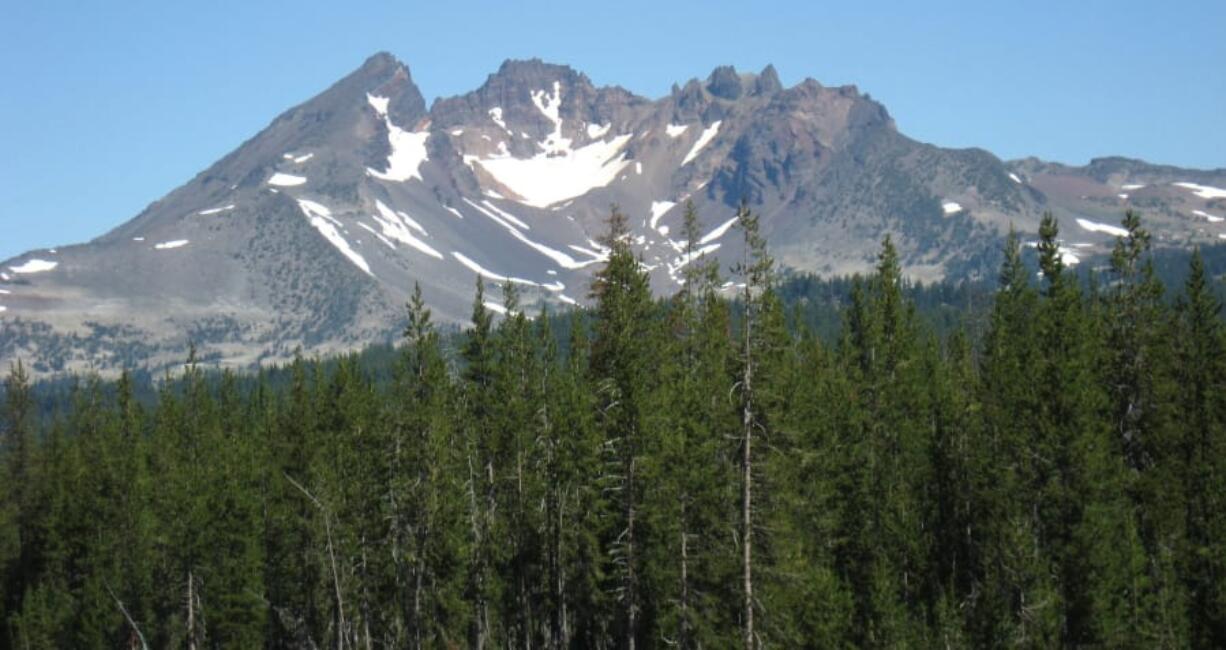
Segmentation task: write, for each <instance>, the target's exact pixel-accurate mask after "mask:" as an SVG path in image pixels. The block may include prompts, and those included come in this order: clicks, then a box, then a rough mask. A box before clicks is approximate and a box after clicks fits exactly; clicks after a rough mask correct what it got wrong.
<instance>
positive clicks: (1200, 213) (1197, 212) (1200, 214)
mask: <svg viewBox="0 0 1226 650" xmlns="http://www.w3.org/2000/svg"><path fill="white" fill-rule="evenodd" d="M1192 214H1194V215H1196V216H1198V217H1201V218H1203V219H1205V220H1207V221H1208V222H1209V223H1220V222H1222V221H1223V220H1226V218H1224V217H1215V216H1213V215H1211V214H1209V213H1208V212H1205V211H1203V210H1193V211H1192Z"/></svg>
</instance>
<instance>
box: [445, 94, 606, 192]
mask: <svg viewBox="0 0 1226 650" xmlns="http://www.w3.org/2000/svg"><path fill="white" fill-rule="evenodd" d="M532 101H533V103H534V104H535V105H536V107H537V109H538V110H539V111H540V112H541V114H543V115H544V116H545V117H546V118H547V119H548V120H549V121H550V122H552V123H553V131H552V132H551V133H549V135H547V136H545V139H544V140H542V141H541V142H538V143H537V146H538V147H539V148H540V149H541V151H540V152H538V153H537V154H536V155H534V156H533V157H531V158H522V159H521V158H515V157H513V156H511V155H510V154H509V153H507V152H506V151H505V149H504V150H502V151H500V152H499V153H498V154H495V155H493V156H490V157H488V158H479V157H476V156H465V157H464V159H465V162H466V163H468V164H470V165H472V164H479V165H481V167H482V168H483V169H485V171H487V172H488V173H489V174H490V175H491V176H493V177H494V179H495V180H497V181H498V182H499V183H500V184H501V185H503V186H505V187H507V188H508V189H510V190H511V191H512V192H514V193H515V194H516V195H518V196H519V197H520V200H521V202H522V203H525V204H527V205H531V206H534V207H538V208H544V207H548V206H550V205H553V204H554V203H558V202H560V201H565V200H567V199H572V198H574V197H576V196H582V195H583V194H586V193H588V192H589V191H591V190H593V189H595V188H597V187H604V186H606V185H608V184H609V183H611V182H613V180H614V179H616V178H617V175H618V174H619V173H621V171H622V170H623V169H624V168H625V167H626V166H627V165H629V164H630V161H628V160H626V157H625V153H624V152H622V149H623V148H624V147H625V145H626V143H627V142H628V141H629V140H630V136H629V135H621V136H617V137H615V138H613V139H611V140H608V141H603V140H602V141H596V142H593V143H591V144H589V145H587V146H584V147H579V148H574V147H572V143H571V140H570V138H566V137H564V136H563V135H562V122H563V120H562V118H561V116H560V114H559V108H560V107H561V105H562V89H561V84H560V83H559V82H556V81H555V82H554V84H553V93H552V94H551V93H547V92H545V91H543V90H540V91H534V92H533V93H532ZM491 117H493V112H492V111H491ZM500 117H501V111H499V118H500Z"/></svg>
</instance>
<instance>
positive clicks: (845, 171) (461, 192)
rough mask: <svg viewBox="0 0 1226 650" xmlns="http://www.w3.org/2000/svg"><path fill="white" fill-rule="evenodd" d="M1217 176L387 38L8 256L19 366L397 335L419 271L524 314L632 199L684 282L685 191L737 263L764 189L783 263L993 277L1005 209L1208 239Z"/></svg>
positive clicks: (568, 300) (291, 350)
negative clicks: (476, 75)
mask: <svg viewBox="0 0 1226 650" xmlns="http://www.w3.org/2000/svg"><path fill="white" fill-rule="evenodd" d="M1222 187H1226V170H1215V171H1195V170H1185V169H1178V168H1173V167H1164V166H1157V165H1150V164H1147V163H1144V162H1141V161H1135V160H1127V159H1122V158H1110V159H1102V160H1095V161H1092V162H1091V163H1090V164H1089V165H1087V166H1085V167H1070V166H1065V165H1059V164H1055V163H1046V162H1042V161H1039V160H1035V159H1027V160H1021V161H1013V162H1005V161H1001V160H999V159H998V158H996V157H995V156H993V155H992V154H990V153H988V152H987V151H983V150H980V149H960V150H955V149H944V148H940V147H937V146H933V145H930V144H925V143H921V142H917V141H915V140H912V139H910V138H908V137H906V136H905V135H903V134H901V133H899V132H898V130H897V128H896V127H895V124H894V121H893V119H892V118H891V117H890V115H889V113H888V111H887V110H886V109H885V107H884V106H882V105H881V104H880V103H878V102H876V101H874V100H873V99H872V98H871V97H870V96H869V95H867V94H865V93H861V92H860V91H859V90H858V89H857V88H856V87H855V86H842V87H837V88H833V87H826V86H823V85H822V84H820V83H818V82H817V81H814V80H812V79H806V80H805V81H803V82H801V83H800V84H797V85H795V86H793V87H790V88H785V87H784V86H783V85H782V84H781V83H780V81H779V77H778V74H777V73H776V71H775V70H774V68H772V67H769V66H768V67H767V68H766V69H764V70H762V71H761V72H760V73H757V74H748V73H743V72H738V71H736V70H734V69H732V68H730V67H719V68H716V69H715V70H714V71H713V72H712V73H711V74H710V75H709V76H708V77H707V78H706V79H705V80H698V79H692V80H690V81H688V82H686V83H685V84H684V85H676V86H674V88H673V89H672V92H671V93H670V94H669V95H668V96H666V97H662V98H659V99H655V100H652V99H648V98H644V97H639V96H637V95H635V94H633V93H631V92H629V91H627V90H625V89H623V88H619V87H597V86H595V85H594V84H593V83H592V82H591V80H589V79H588V78H587V77H586V76H585V75H583V74H581V73H579V72H577V71H575V70H572V69H571V68H569V67H566V66H560V65H553V64H549V63H544V62H541V61H539V60H530V61H507V62H506V63H504V64H503V65H502V66H501V67H500V68H499V69H498V71H497V72H495V73H494V74H492V75H490V76H489V78H488V79H487V80H486V81H485V83H484V84H482V86H481V87H480V88H477V89H476V90H474V91H472V92H470V93H468V94H465V95H461V96H458V97H451V98H446V99H440V100H437V101H435V102H434V103H433V105H432V106H429V107H427V105H426V102H425V100H424V98H423V97H422V95H421V93H420V91H419V90H418V88H417V87H416V85H415V84H414V83H413V78H412V74H411V73H410V70H409V68H408V67H407V66H406V65H404V64H403V63H400V62H399V61H397V60H396V59H395V58H393V57H392V56H390V55H388V54H377V55H375V56H373V57H371V58H370V59H368V60H367V61H366V62H365V63H363V64H362V66H361V67H360V68H358V69H357V70H355V71H354V72H353V73H351V74H350V75H349V76H347V77H345V78H344V79H341V80H340V81H338V82H337V83H336V84H334V85H333V86H332V87H330V88H328V89H327V90H325V91H324V92H322V93H320V94H319V95H317V96H316V97H314V98H312V99H310V100H308V101H307V102H305V103H303V104H301V105H299V106H297V107H294V108H292V109H290V110H288V111H286V112H285V113H283V114H282V115H280V116H278V117H277V118H276V119H275V120H273V121H272V123H271V124H270V125H269V126H268V127H267V128H265V129H264V130H263V131H261V132H260V133H258V134H256V135H255V136H254V137H253V138H251V139H250V140H248V141H247V142H245V143H243V144H242V145H241V146H239V147H238V148H237V149H235V150H234V152H233V153H231V154H229V155H227V156H226V157H224V158H222V159H221V160H219V161H217V162H216V163H215V164H213V165H212V166H211V167H209V168H208V169H206V170H205V171H203V172H201V173H200V174H199V175H197V176H196V177H195V178H193V179H191V180H190V181H189V182H187V183H186V184H185V185H183V186H182V187H180V188H178V189H176V190H174V191H172V192H171V193H170V194H168V195H166V196H165V197H163V198H162V199H160V200H158V201H156V202H155V203H153V204H151V205H150V206H149V207H148V208H146V209H145V210H144V211H142V212H141V213H140V214H138V215H137V216H136V217H135V218H133V219H132V220H130V221H128V222H126V223H124V224H122V225H120V226H118V227H117V228H115V229H114V230H112V231H110V232H108V233H107V234H105V235H103V236H101V237H99V238H97V239H95V240H93V241H91V242H89V243H85V244H80V245H73V246H63V247H59V248H58V249H49V250H36V251H30V252H28V253H25V254H23V255H19V256H17V257H15V258H13V259H10V260H7V261H5V262H3V263H0V362H7V361H11V360H14V359H17V358H22V359H26V360H27V361H32V362H33V363H34V367H35V369H36V370H37V371H38V372H42V373H48V372H54V371H61V370H89V369H94V370H102V371H107V370H113V369H115V368H117V367H121V366H125V365H128V366H133V365H142V366H148V367H151V368H155V369H156V368H160V367H166V366H168V365H171V364H174V363H178V362H181V361H182V359H183V358H184V356H185V354H186V350H187V348H188V346H189V345H193V344H194V345H195V346H197V348H198V352H199V355H200V357H201V358H202V359H204V360H206V361H212V362H216V363H218V364H221V365H228V366H239V367H247V366H251V365H253V364H257V363H260V362H265V361H274V360H283V359H286V358H288V357H291V356H292V355H293V354H295V352H296V351H298V350H302V351H304V352H306V353H327V352H334V351H339V350H345V349H351V348H353V347H356V346H359V345H361V344H363V343H368V342H374V341H386V340H391V339H394V338H396V337H397V336H398V334H399V332H400V330H401V328H402V326H403V322H404V309H403V305H404V303H405V301H406V299H407V296H408V294H409V292H410V291H411V290H412V287H413V284H414V283H415V282H417V283H420V284H421V286H422V290H423V293H424V295H425V297H426V300H427V302H428V303H429V305H430V306H431V307H432V309H433V311H434V315H435V318H436V319H438V320H440V321H442V322H444V323H454V324H459V323H463V322H464V321H466V320H467V319H468V316H469V314H470V312H471V304H472V300H473V295H474V283H475V277H476V275H477V274H481V275H483V276H484V277H485V278H486V279H487V281H488V282H487V285H488V286H489V289H488V293H487V297H488V300H489V303H490V305H491V308H494V309H500V308H501V304H500V303H501V297H500V291H499V290H498V287H497V285H498V284H500V283H502V282H506V281H510V282H514V283H516V284H517V285H519V287H520V288H521V289H522V290H523V291H522V293H523V301H524V303H525V308H528V309H536V308H537V307H539V306H540V305H542V304H545V303H548V304H552V305H554V306H555V307H556V308H564V307H566V306H567V305H571V304H581V303H583V302H584V300H585V298H586V293H587V287H588V284H589V281H590V277H591V273H592V271H593V270H594V269H595V268H597V267H598V266H599V265H600V264H601V262H602V261H603V259H604V253H603V251H604V248H603V247H602V246H601V244H600V243H599V237H600V234H601V232H602V231H603V228H604V220H605V218H606V217H607V215H608V213H609V210H610V206H612V205H617V206H619V209H621V210H622V211H623V212H624V213H625V214H627V215H628V216H629V217H630V221H631V224H632V226H633V232H632V236H633V237H634V239H635V242H636V246H637V247H638V249H639V250H640V252H641V254H642V258H643V263H644V264H645V265H646V266H647V267H648V268H649V269H651V274H652V281H653V287H654V289H655V290H656V291H658V292H659V293H661V294H664V293H667V292H669V291H671V290H673V289H675V288H676V287H677V286H678V280H679V271H680V269H681V268H682V267H683V266H684V265H685V264H686V263H687V261H688V260H687V259H686V257H685V255H684V250H685V247H684V242H682V241H681V235H680V228H681V220H682V213H683V210H684V204H685V202H686V201H692V202H693V203H694V205H695V206H696V208H697V210H698V214H699V215H700V218H701V222H702V232H703V233H704V234H703V236H702V238H701V240H700V242H699V250H701V251H703V252H705V253H707V254H709V255H714V256H718V257H720V259H721V261H723V262H725V264H724V266H725V268H726V267H727V266H728V263H730V262H732V261H734V260H735V259H736V258H737V256H738V254H739V252H740V247H739V237H738V235H737V232H736V230H735V228H733V226H734V225H735V224H734V220H733V216H734V213H735V210H736V207H737V206H738V205H739V204H740V202H741V201H747V202H748V203H749V206H750V207H751V209H753V210H754V211H755V212H757V213H759V214H760V215H761V224H762V229H763V232H764V234H765V235H766V236H767V238H768V241H769V243H770V245H771V248H772V251H773V253H774V254H775V256H776V257H777V259H778V260H779V263H780V266H781V267H782V268H783V269H785V270H795V271H809V272H816V273H820V274H843V273H850V272H857V271H863V270H865V269H867V268H869V267H870V266H871V265H872V264H873V262H874V256H875V254H876V252H877V250H878V248H879V243H880V240H881V238H882V237H883V236H884V234H886V233H890V234H891V235H892V236H893V237H894V239H895V241H896V243H897V244H898V247H899V250H900V252H901V254H902V256H903V262H904V264H905V268H906V271H907V273H909V274H910V275H911V276H913V277H915V278H919V279H924V280H933V279H939V278H973V277H980V276H984V275H985V274H990V273H993V272H994V271H995V267H996V263H997V260H998V258H999V243H1000V241H1001V239H1002V237H1003V234H1004V233H1005V232H1006V231H1007V229H1008V228H1009V226H1010V224H1012V225H1013V226H1014V227H1015V228H1017V229H1018V230H1020V231H1022V232H1033V231H1034V230H1036V228H1037V223H1038V218H1039V216H1040V215H1041V214H1042V213H1043V212H1044V211H1045V210H1050V211H1052V212H1054V213H1055V214H1056V215H1057V216H1058V217H1059V218H1060V220H1061V222H1062V228H1063V230H1062V232H1064V233H1065V236H1066V238H1067V241H1068V252H1067V254H1066V259H1067V260H1069V261H1070V262H1077V261H1081V260H1082V259H1084V258H1087V257H1088V256H1092V255H1095V254H1102V253H1105V252H1106V251H1107V250H1108V249H1109V247H1110V244H1111V237H1112V233H1113V230H1112V228H1111V225H1112V224H1115V223H1117V222H1118V220H1119V217H1120V215H1121V214H1122V212H1123V210H1124V209H1125V208H1126V207H1128V206H1134V207H1138V208H1140V209H1142V210H1143V211H1144V213H1145V217H1146V219H1147V224H1148V225H1149V226H1150V227H1151V228H1152V229H1153V230H1154V233H1155V238H1156V241H1157V243H1158V245H1162V246H1189V245H1193V244H1204V243H1211V242H1213V241H1216V240H1217V238H1218V237H1219V235H1223V236H1226V224H1223V223H1221V222H1222V217H1226V190H1222V189H1218V188H1222ZM729 288H731V285H730V286H729Z"/></svg>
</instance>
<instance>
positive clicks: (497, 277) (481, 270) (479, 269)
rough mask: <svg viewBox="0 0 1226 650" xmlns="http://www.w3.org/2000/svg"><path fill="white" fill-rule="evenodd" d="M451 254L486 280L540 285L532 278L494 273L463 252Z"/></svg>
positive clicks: (531, 285) (533, 285)
mask: <svg viewBox="0 0 1226 650" xmlns="http://www.w3.org/2000/svg"><path fill="white" fill-rule="evenodd" d="M451 256H452V257H454V258H456V261H457V262H459V263H460V264H463V265H464V266H466V267H468V270H470V271H472V272H473V273H476V274H477V275H479V276H481V277H483V278H485V279H487V280H493V281H494V282H512V283H514V284H522V285H524V286H529V287H539V286H541V285H540V284H538V283H536V282H533V281H532V280H525V279H523V278H511V277H507V276H505V275H501V274H498V273H494V272H493V271H490V270H489V269H486V268H485V267H483V266H481V265H480V264H477V263H476V262H474V261H472V259H471V258H469V257H468V256H467V255H465V254H463V253H458V252H456V251H452V252H451Z"/></svg>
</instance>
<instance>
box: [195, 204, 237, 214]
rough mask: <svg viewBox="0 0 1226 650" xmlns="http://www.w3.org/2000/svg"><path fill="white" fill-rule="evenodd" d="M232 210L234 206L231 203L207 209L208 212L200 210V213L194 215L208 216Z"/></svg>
mask: <svg viewBox="0 0 1226 650" xmlns="http://www.w3.org/2000/svg"><path fill="white" fill-rule="evenodd" d="M233 209H234V204H233V203H231V204H230V205H223V206H221V207H220V208H211V209H208V210H201V211H200V212H197V213H196V214H199V215H210V214H217V213H219V212H225V211H227V210H233Z"/></svg>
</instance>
